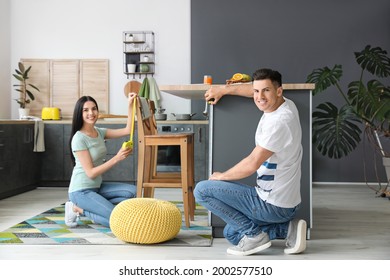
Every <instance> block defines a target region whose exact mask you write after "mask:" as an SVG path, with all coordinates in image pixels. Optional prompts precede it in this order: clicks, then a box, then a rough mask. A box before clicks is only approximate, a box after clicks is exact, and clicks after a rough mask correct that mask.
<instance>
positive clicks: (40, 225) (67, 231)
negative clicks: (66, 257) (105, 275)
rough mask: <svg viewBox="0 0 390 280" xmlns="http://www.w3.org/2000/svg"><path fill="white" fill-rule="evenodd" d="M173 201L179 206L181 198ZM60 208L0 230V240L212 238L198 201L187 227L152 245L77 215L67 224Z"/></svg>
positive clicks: (178, 241) (177, 242)
mask: <svg viewBox="0 0 390 280" xmlns="http://www.w3.org/2000/svg"><path fill="white" fill-rule="evenodd" d="M173 203H175V204H176V205H177V207H178V208H179V209H180V210H181V211H182V210H183V205H182V203H181V202H173ZM64 210H65V209H64V204H62V205H60V206H58V207H55V208H53V209H50V210H48V211H45V212H43V213H41V214H39V215H37V216H35V217H32V218H30V219H27V220H26V221H23V222H21V223H19V224H17V225H14V226H12V227H11V228H9V229H7V230H5V231H2V232H0V244H12V245H16V244H25V245H67V244H71V245H78V244H79V245H88V244H89V245H127V246H187V247H208V246H211V245H212V241H213V238H212V229H211V226H208V212H207V210H206V209H205V208H203V207H202V206H199V205H197V207H196V210H195V221H191V226H190V228H187V227H185V223H184V221H183V225H182V227H181V230H180V232H179V234H178V235H177V236H176V237H175V238H174V239H172V240H169V241H166V242H163V243H159V244H153V245H138V244H131V243H126V242H124V241H122V240H120V239H118V238H116V237H115V236H114V234H113V233H112V232H111V230H110V229H109V228H107V227H105V226H102V225H98V224H94V223H93V222H92V221H91V220H89V219H88V218H86V217H81V218H80V220H79V221H78V226H77V227H74V228H69V227H67V226H66V225H65V222H64Z"/></svg>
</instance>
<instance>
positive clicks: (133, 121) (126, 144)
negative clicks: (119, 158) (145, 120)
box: [122, 97, 137, 149]
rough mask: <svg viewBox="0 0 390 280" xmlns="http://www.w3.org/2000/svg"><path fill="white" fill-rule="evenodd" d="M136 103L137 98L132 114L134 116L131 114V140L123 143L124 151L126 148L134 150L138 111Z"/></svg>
mask: <svg viewBox="0 0 390 280" xmlns="http://www.w3.org/2000/svg"><path fill="white" fill-rule="evenodd" d="M136 103H137V97H135V98H134V101H133V112H132V114H131V131H130V139H129V141H127V142H123V144H122V148H123V149H126V148H130V149H132V148H133V136H134V123H135V111H136V110H137V109H136Z"/></svg>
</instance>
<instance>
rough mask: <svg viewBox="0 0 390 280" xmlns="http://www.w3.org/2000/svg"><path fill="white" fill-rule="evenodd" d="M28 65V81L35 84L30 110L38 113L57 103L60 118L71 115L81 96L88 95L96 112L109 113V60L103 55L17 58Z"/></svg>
mask: <svg viewBox="0 0 390 280" xmlns="http://www.w3.org/2000/svg"><path fill="white" fill-rule="evenodd" d="M21 62H22V63H23V64H24V65H25V66H26V67H29V66H31V72H30V75H29V76H30V77H29V82H30V83H32V84H34V85H36V86H37V87H38V88H39V90H40V91H39V92H37V93H36V94H35V97H36V100H35V101H34V102H32V103H31V104H30V105H29V107H30V114H31V115H33V116H37V117H41V111H42V108H43V107H58V108H60V109H61V115H62V118H71V117H72V115H73V109H74V105H75V103H76V101H77V99H79V98H80V97H81V96H84V95H90V96H92V97H93V98H94V99H96V101H97V103H98V104H99V111H100V113H104V114H106V113H109V107H108V99H109V63H108V60H107V59H21Z"/></svg>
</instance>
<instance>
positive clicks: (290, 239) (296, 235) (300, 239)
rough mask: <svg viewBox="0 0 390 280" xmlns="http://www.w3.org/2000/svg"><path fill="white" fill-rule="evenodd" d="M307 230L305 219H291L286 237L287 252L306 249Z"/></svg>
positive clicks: (300, 251) (292, 252) (295, 252)
mask: <svg viewBox="0 0 390 280" xmlns="http://www.w3.org/2000/svg"><path fill="white" fill-rule="evenodd" d="M306 231H307V225H306V221H305V220H295V219H294V220H291V221H290V224H289V226H288V233H287V238H286V246H287V248H286V249H284V253H285V254H288V255H290V254H299V253H302V252H303V251H305V250H306Z"/></svg>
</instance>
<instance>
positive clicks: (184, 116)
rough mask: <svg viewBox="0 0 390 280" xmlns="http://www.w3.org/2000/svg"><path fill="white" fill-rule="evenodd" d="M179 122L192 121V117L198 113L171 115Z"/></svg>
mask: <svg viewBox="0 0 390 280" xmlns="http://www.w3.org/2000/svg"><path fill="white" fill-rule="evenodd" d="M171 114H172V115H173V116H174V117H175V118H176V120H177V121H188V120H191V117H192V116H194V115H196V113H193V114H175V113H171Z"/></svg>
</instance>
